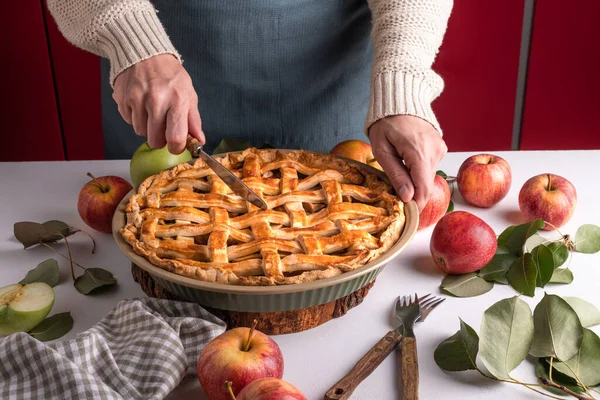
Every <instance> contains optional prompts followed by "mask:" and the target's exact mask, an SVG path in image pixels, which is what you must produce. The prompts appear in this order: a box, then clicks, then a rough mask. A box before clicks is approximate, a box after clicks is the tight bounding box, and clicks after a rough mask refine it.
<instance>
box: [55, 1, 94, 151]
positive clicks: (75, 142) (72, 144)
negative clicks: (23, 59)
mask: <svg viewBox="0 0 600 400" xmlns="http://www.w3.org/2000/svg"><path fill="white" fill-rule="evenodd" d="M44 4H45V1H44ZM44 8H45V12H46V21H47V25H48V40H49V41H50V49H51V55H52V67H53V70H54V79H55V82H56V93H57V97H58V102H59V104H60V117H61V120H62V129H63V137H64V140H65V146H66V153H67V154H66V156H67V159H69V160H99V159H103V158H104V147H103V146H104V142H103V136H102V106H101V103H100V98H101V97H100V59H99V57H98V56H96V55H94V54H92V53H89V52H86V51H84V50H81V49H79V48H77V47H75V46H73V45H72V44H71V43H69V42H68V41H67V40H66V39H65V37H64V36H63V35H62V33H60V31H59V30H58V27H57V26H56V22H55V21H54V18H53V17H52V14H50V12H49V11H48V9H47V7H46V6H44Z"/></svg>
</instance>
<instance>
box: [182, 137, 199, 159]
mask: <svg viewBox="0 0 600 400" xmlns="http://www.w3.org/2000/svg"><path fill="white" fill-rule="evenodd" d="M185 147H186V149H188V151H189V152H190V153H191V154H192V156H193V157H198V156H199V155H200V151H199V149H201V148H202V145H201V144H200V141H199V140H198V139H196V138H195V137H193V136H192V135H190V134H189V133H188V135H187V140H186V144H185Z"/></svg>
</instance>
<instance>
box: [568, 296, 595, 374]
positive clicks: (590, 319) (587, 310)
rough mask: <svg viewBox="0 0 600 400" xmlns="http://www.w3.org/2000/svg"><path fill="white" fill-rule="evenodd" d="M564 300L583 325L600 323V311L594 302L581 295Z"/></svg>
mask: <svg viewBox="0 0 600 400" xmlns="http://www.w3.org/2000/svg"><path fill="white" fill-rule="evenodd" d="M563 300H564V301H566V302H567V303H569V305H570V306H571V307H572V308H573V310H575V312H576V313H577V316H578V317H579V321H580V322H581V325H583V326H584V327H588V326H593V325H597V324H600V311H598V309H597V308H596V306H594V305H593V304H592V303H588V302H587V301H585V300H583V299H580V298H579V297H563ZM598 365H600V364H598Z"/></svg>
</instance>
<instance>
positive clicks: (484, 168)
mask: <svg viewBox="0 0 600 400" xmlns="http://www.w3.org/2000/svg"><path fill="white" fill-rule="evenodd" d="M456 183H457V186H458V191H459V192H460V194H461V195H462V197H463V198H464V199H465V201H466V202H467V203H469V204H472V205H474V206H477V207H491V206H493V205H494V204H497V203H498V202H499V201H500V200H502V199H503V198H504V196H506V194H507V193H508V191H509V190H510V185H511V183H512V174H511V170H510V165H508V163H507V162H506V160H504V159H503V158H502V157H498V156H494V155H492V154H477V155H474V156H471V157H469V158H467V159H466V160H465V161H464V162H463V163H462V165H461V166H460V168H459V169H458V175H457V176H456Z"/></svg>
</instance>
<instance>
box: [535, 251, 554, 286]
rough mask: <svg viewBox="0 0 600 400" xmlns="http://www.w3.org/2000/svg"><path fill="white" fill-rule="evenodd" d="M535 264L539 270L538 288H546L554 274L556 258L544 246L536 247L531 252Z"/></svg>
mask: <svg viewBox="0 0 600 400" xmlns="http://www.w3.org/2000/svg"><path fill="white" fill-rule="evenodd" d="M531 257H532V259H533V263H534V265H535V267H536V268H537V278H536V286H537V287H544V286H546V284H547V283H548V282H550V279H552V274H554V256H553V254H552V251H550V249H549V248H548V247H546V246H544V245H543V244H540V245H538V246H536V247H535V248H534V249H533V250H532V251H531Z"/></svg>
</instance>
